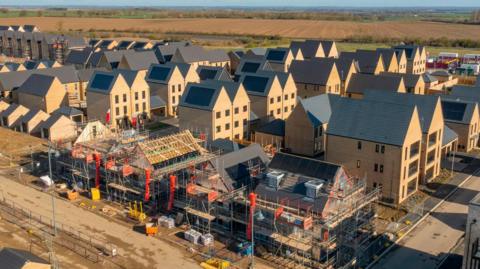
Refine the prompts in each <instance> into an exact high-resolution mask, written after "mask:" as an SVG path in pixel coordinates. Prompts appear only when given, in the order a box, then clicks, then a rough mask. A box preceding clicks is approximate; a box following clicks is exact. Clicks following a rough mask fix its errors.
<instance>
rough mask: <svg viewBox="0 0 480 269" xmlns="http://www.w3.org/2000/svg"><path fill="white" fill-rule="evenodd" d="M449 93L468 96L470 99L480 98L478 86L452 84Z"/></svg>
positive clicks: (456, 95)
mask: <svg viewBox="0 0 480 269" xmlns="http://www.w3.org/2000/svg"><path fill="white" fill-rule="evenodd" d="M450 95H451V96H455V97H470V98H472V99H476V100H480V87H479V86H465V85H455V86H453V88H452V91H451V92H450Z"/></svg>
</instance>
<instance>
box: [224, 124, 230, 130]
mask: <svg viewBox="0 0 480 269" xmlns="http://www.w3.org/2000/svg"><path fill="white" fill-rule="evenodd" d="M225 130H226V131H228V130H230V123H227V124H225Z"/></svg>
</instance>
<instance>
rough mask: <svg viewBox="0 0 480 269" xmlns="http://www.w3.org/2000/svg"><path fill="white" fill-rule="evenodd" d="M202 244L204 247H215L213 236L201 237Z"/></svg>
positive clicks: (205, 235)
mask: <svg viewBox="0 0 480 269" xmlns="http://www.w3.org/2000/svg"><path fill="white" fill-rule="evenodd" d="M201 239H202V244H203V245H204V246H211V245H213V235H212V234H204V235H202V236H201Z"/></svg>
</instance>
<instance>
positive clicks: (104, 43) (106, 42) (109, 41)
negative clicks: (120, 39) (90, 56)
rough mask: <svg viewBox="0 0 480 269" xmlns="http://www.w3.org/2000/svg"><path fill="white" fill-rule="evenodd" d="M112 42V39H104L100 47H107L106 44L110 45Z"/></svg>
mask: <svg viewBox="0 0 480 269" xmlns="http://www.w3.org/2000/svg"><path fill="white" fill-rule="evenodd" d="M111 43H112V40H104V41H103V42H102V43H101V44H100V47H101V48H106V47H108V45H110V44H111Z"/></svg>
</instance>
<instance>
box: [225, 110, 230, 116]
mask: <svg viewBox="0 0 480 269" xmlns="http://www.w3.org/2000/svg"><path fill="white" fill-rule="evenodd" d="M228 116H230V109H227V110H225V117H228Z"/></svg>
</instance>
